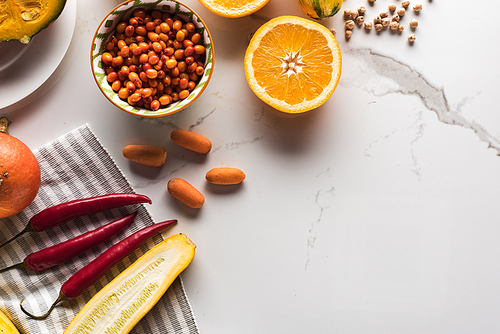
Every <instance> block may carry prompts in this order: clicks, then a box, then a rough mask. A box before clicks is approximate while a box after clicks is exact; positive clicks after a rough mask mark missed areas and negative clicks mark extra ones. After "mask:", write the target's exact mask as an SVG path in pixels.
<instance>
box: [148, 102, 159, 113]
mask: <svg viewBox="0 0 500 334" xmlns="http://www.w3.org/2000/svg"><path fill="white" fill-rule="evenodd" d="M150 107H151V109H152V110H153V111H156V110H158V109H160V101H158V100H153V101H152V102H151V105H150Z"/></svg>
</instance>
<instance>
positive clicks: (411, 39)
mask: <svg viewBox="0 0 500 334" xmlns="http://www.w3.org/2000/svg"><path fill="white" fill-rule="evenodd" d="M416 39H417V37H415V35H413V34H411V35H410V36H408V42H410V43H413V42H415V40H416Z"/></svg>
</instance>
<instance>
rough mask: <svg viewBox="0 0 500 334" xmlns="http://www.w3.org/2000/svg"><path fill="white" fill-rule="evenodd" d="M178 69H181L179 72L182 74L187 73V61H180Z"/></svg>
mask: <svg viewBox="0 0 500 334" xmlns="http://www.w3.org/2000/svg"><path fill="white" fill-rule="evenodd" d="M177 68H178V69H179V71H180V72H181V73H182V72H186V70H187V63H186V62H185V61H180V62H178V63H177Z"/></svg>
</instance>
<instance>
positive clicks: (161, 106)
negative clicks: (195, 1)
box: [91, 0, 214, 117]
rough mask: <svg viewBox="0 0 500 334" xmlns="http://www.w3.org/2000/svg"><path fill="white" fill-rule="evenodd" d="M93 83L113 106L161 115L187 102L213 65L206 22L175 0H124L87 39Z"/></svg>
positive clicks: (202, 85)
mask: <svg viewBox="0 0 500 334" xmlns="http://www.w3.org/2000/svg"><path fill="white" fill-rule="evenodd" d="M91 67H92V72H93V74H94V79H95V81H96V83H97V86H98V87H99V89H100V90H101V92H102V93H103V94H104V96H105V97H106V98H107V99H108V100H109V101H110V102H111V103H113V104H114V105H115V106H116V107H118V108H120V109H122V110H124V111H126V112H128V113H130V114H133V115H136V116H141V117H162V116H167V115H171V114H174V113H176V112H178V111H180V110H182V109H184V108H186V107H188V106H189V105H191V104H192V103H193V102H194V101H195V100H196V99H197V98H198V97H199V96H200V95H201V94H202V93H203V91H204V90H205V88H206V87H207V85H208V83H209V81H210V78H211V77H212V73H213V67H214V50H213V41H212V37H211V35H210V32H209V31H208V28H207V26H206V25H205V23H204V22H203V20H202V19H201V17H200V16H199V15H198V14H196V13H195V12H194V11H193V10H192V9H191V8H189V7H188V6H187V5H185V4H183V3H181V2H179V1H177V0H162V1H158V0H142V1H140V2H138V1H135V0H129V1H126V2H124V3H122V4H120V5H119V6H117V7H115V8H114V9H113V10H112V11H111V12H110V13H109V14H108V15H107V16H106V17H105V18H104V19H103V20H102V22H101V23H100V25H99V27H98V28H97V31H96V33H95V34H94V38H93V40H92V50H91Z"/></svg>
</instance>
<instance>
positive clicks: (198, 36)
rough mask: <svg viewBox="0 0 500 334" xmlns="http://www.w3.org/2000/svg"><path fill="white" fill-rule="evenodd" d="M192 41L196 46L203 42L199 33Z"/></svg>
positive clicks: (194, 35) (192, 37)
mask: <svg viewBox="0 0 500 334" xmlns="http://www.w3.org/2000/svg"><path fill="white" fill-rule="evenodd" d="M191 41H192V42H193V43H194V44H198V43H200V42H201V35H200V34H199V33H195V34H193V36H191Z"/></svg>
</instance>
